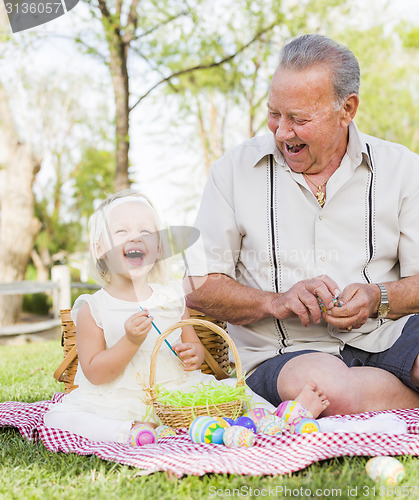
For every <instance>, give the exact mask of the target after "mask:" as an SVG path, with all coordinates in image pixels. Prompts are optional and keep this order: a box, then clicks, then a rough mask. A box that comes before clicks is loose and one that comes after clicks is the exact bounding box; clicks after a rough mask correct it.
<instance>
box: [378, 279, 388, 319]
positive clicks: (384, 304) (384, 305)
mask: <svg viewBox="0 0 419 500" xmlns="http://www.w3.org/2000/svg"><path fill="white" fill-rule="evenodd" d="M376 285H377V286H378V288H379V289H380V292H381V300H380V305H379V306H378V318H379V319H384V318H385V317H386V316H387V314H388V312H389V311H390V304H389V302H388V295H387V289H386V287H385V286H384V285H383V284H382V283H376Z"/></svg>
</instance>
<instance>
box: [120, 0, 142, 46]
mask: <svg viewBox="0 0 419 500" xmlns="http://www.w3.org/2000/svg"><path fill="white" fill-rule="evenodd" d="M120 1H121V2H122V0H120ZM138 2H139V0H132V2H131V5H130V8H129V12H128V18H127V24H126V27H125V33H124V34H123V36H122V41H123V42H124V43H125V44H126V45H129V44H130V43H131V42H132V40H134V38H135V37H134V34H135V30H136V29H137V24H138V12H137V7H138Z"/></svg>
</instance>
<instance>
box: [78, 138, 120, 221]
mask: <svg viewBox="0 0 419 500" xmlns="http://www.w3.org/2000/svg"><path fill="white" fill-rule="evenodd" d="M114 173H115V154H114V153H113V152H110V151H107V150H103V149H102V150H101V149H95V148H93V147H88V148H87V149H86V150H85V151H84V154H83V156H82V160H81V161H80V162H79V164H78V165H77V166H76V168H75V169H74V171H73V172H72V174H71V178H72V179H73V181H74V210H75V211H76V212H77V214H78V216H79V217H84V218H89V217H90V215H91V214H92V213H93V210H94V207H93V201H94V200H103V199H105V198H106V196H107V195H108V194H109V193H112V192H113V177H114Z"/></svg>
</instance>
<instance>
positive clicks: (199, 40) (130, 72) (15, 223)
mask: <svg viewBox="0 0 419 500" xmlns="http://www.w3.org/2000/svg"><path fill="white" fill-rule="evenodd" d="M1 19H2V24H1V26H2V30H1V45H0V47H1V50H0V111H1V112H0V116H1V124H0V137H1V139H0V140H1V148H0V151H1V152H0V164H1V166H2V168H1V169H0V282H2V283H8V282H18V281H21V280H24V279H26V280H38V281H41V282H46V281H48V280H49V279H50V278H51V268H52V267H53V266H54V265H56V264H66V265H69V266H70V269H71V272H72V276H71V279H72V281H80V280H81V281H87V280H88V275H87V271H86V270H87V258H86V249H87V239H88V236H87V221H88V217H89V215H90V214H91V213H92V211H93V209H94V207H95V202H96V203H97V200H100V199H103V198H104V197H106V195H107V194H108V193H111V192H114V191H115V190H119V189H121V188H125V187H128V186H129V185H132V186H133V187H135V188H137V189H139V190H140V191H143V192H144V193H146V194H147V195H149V196H150V197H151V199H152V200H154V202H155V204H156V205H157V207H158V208H159V210H160V212H161V214H162V216H163V219H164V221H165V222H166V223H167V224H176V225H180V224H193V220H194V216H195V214H196V210H197V207H198V205H199V199H200V196H201V193H202V189H203V186H204V184H205V181H206V178H207V175H208V170H209V166H210V164H211V163H212V162H213V161H214V160H215V159H216V158H218V157H220V156H221V155H222V154H223V153H224V152H225V151H226V150H227V149H229V148H231V147H233V146H234V145H236V144H238V143H240V142H241V141H243V140H244V139H247V138H249V137H252V136H254V135H257V134H261V133H265V132H267V127H266V101H267V93H268V89H269V81H270V78H271V76H272V74H273V71H274V69H275V67H276V63H277V58H278V52H279V50H280V48H281V46H282V45H283V44H284V43H286V42H287V41H288V40H289V39H291V38H292V37H295V36H298V35H300V34H303V33H309V32H310V33H313V32H316V33H321V34H325V35H328V36H330V37H332V38H335V39H336V40H338V41H340V42H342V43H344V44H346V45H347V46H349V47H350V49H351V50H352V51H353V52H354V53H355V55H356V56H357V57H358V59H359V61H360V66H361V91H360V97H361V106H360V109H359V111H358V114H357V117H356V122H357V125H358V126H359V128H360V129H361V130H362V131H363V132H365V133H368V134H372V135H377V136H378V137H381V138H384V139H387V140H390V141H395V142H400V143H402V144H404V145H406V146H407V147H409V148H411V149H412V150H414V151H416V152H419V126H418V116H419V99H418V98H419V82H418V80H419V72H418V69H419V4H418V2H416V1H415V0H375V1H369V2H363V1H358V0H356V1H353V2H346V1H343V0H304V1H298V2H297V1H295V0H159V1H155V0H140V1H138V0H129V1H127V0H116V1H115V2H114V1H112V0H98V2H95V1H91V2H90V1H88V2H85V1H80V2H79V4H78V5H77V6H76V7H75V8H74V9H73V10H72V11H70V12H69V13H68V14H66V15H64V16H62V17H61V18H58V19H56V20H54V21H51V22H49V23H47V24H45V25H43V26H40V27H38V28H35V29H30V30H27V31H24V32H21V33H15V34H12V33H11V31H10V28H9V27H8V22H7V18H6V17H5V15H4V12H2V18H1ZM50 306H51V301H50V298H49V297H48V296H45V295H44V296H38V295H31V296H25V297H24V300H23V307H24V309H25V310H27V311H29V312H36V313H41V314H43V313H46V312H48V309H49V308H50ZM21 310H22V298H21V296H19V295H13V296H12V295H9V296H5V295H3V296H2V300H1V302H0V327H1V326H4V325H8V324H13V323H15V322H18V321H20V319H21Z"/></svg>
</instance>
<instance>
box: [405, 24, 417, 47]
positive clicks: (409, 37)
mask: <svg viewBox="0 0 419 500" xmlns="http://www.w3.org/2000/svg"><path fill="white" fill-rule="evenodd" d="M401 36H402V40H403V45H404V46H405V47H407V48H411V49H419V27H415V28H411V29H410V30H407V31H404V32H402V33H401Z"/></svg>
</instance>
